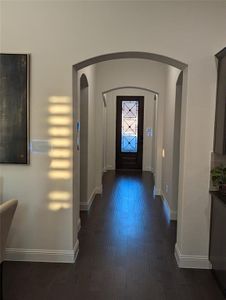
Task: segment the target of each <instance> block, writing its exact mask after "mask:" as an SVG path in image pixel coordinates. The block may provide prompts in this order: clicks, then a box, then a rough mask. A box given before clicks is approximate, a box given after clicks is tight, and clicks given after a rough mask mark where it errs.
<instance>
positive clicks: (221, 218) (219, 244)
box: [209, 192, 226, 296]
mask: <svg viewBox="0 0 226 300" xmlns="http://www.w3.org/2000/svg"><path fill="white" fill-rule="evenodd" d="M209 259H210V262H211V263H212V267H213V273H214V275H215V277H216V279H217V281H218V283H219V285H220V287H221V288H222V290H223V293H224V295H225V296H226V196H222V195H221V194H220V193H219V192H213V193H212V210H211V230H210V251H209Z"/></svg>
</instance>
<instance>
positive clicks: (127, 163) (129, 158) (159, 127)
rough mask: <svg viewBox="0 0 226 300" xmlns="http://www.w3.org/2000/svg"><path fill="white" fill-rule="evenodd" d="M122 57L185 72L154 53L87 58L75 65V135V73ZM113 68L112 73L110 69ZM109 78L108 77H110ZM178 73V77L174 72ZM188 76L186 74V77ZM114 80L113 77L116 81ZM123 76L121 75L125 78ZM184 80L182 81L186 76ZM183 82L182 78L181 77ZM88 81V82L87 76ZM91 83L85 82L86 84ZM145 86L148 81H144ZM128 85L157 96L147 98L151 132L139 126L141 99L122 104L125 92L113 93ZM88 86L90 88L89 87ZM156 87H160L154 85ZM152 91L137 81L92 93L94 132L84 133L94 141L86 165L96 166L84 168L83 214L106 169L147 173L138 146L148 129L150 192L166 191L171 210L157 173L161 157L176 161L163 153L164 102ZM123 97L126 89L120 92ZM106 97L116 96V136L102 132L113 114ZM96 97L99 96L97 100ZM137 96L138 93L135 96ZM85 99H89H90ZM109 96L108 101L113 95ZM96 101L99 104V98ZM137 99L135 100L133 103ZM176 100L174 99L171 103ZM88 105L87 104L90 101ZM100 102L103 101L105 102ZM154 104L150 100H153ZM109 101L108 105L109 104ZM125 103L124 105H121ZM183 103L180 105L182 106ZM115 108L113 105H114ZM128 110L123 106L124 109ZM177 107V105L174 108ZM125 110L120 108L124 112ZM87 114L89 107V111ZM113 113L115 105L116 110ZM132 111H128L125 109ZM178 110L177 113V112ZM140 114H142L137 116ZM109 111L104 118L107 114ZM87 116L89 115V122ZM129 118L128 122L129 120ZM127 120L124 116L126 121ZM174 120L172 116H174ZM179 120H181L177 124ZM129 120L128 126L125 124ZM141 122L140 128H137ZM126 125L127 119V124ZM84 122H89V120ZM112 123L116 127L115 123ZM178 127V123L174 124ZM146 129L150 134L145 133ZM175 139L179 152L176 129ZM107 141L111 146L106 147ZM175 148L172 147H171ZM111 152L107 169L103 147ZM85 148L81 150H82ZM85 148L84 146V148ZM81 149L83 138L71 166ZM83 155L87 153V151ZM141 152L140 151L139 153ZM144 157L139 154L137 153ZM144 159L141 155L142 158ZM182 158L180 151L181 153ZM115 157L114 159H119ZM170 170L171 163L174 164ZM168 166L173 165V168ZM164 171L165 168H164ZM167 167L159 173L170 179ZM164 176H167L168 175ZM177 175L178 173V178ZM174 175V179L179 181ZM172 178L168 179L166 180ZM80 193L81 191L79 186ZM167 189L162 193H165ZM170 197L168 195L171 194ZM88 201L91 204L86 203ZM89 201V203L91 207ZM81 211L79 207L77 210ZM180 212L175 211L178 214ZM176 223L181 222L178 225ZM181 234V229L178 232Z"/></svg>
mask: <svg viewBox="0 0 226 300" xmlns="http://www.w3.org/2000/svg"><path fill="white" fill-rule="evenodd" d="M125 58H126V61H127V62H128V58H129V59H131V58H133V59H135V60H140V61H141V60H142V59H143V60H145V62H146V61H147V60H149V61H153V60H155V62H156V61H157V62H158V63H159V62H161V63H164V64H167V65H171V66H173V67H176V68H177V70H178V71H181V70H182V71H183V70H185V69H186V67H187V65H186V64H184V63H181V62H179V61H176V60H173V59H172V60H171V59H170V58H167V57H162V56H159V55H153V54H148V53H140V52H128V53H127V52H126V53H114V54H109V55H103V56H99V57H96V58H92V59H89V60H86V61H83V62H81V63H79V64H76V65H74V68H73V70H74V73H73V75H74V79H73V80H74V83H75V84H74V88H75V90H74V120H75V122H77V120H80V122H81V132H80V134H81V135H82V134H84V133H82V120H81V118H82V107H80V105H81V103H79V102H80V101H82V99H81V96H82V89H81V91H80V92H81V96H80V101H78V99H79V96H78V94H77V93H78V90H77V89H76V86H77V84H76V83H77V80H78V76H79V75H78V74H81V72H83V71H84V70H86V74H91V73H92V74H94V73H95V71H93V70H90V67H93V66H94V69H95V65H98V64H99V63H103V62H107V63H108V62H111V63H113V60H117V61H118V60H119V59H120V61H124V59H125ZM113 70H114V69H113ZM109 74H110V73H109ZM109 74H108V76H106V75H105V77H102V79H103V78H109V77H110V76H111V75H109ZM133 74H135V75H136V74H137V70H136V69H134V72H133ZM178 74H179V73H178ZM186 74H187V73H186ZM115 78H116V77H115ZM124 78H126V77H124ZM186 78H187V77H186ZM98 80H99V78H98V79H97V80H96V81H95V83H94V84H92V87H94V86H95V85H97V86H98ZM185 80H186V79H185ZM88 81H89V78H88ZM89 82H90V81H89ZM149 83H150V82H149ZM183 84H184V81H182V84H181V87H182V86H183ZM115 86H118V88H117V89H115ZM133 86H137V87H138V88H139V89H143V90H145V89H149V90H152V88H153V90H156V92H155V93H154V95H153V94H152V98H153V100H157V101H155V106H154V109H153V110H152V111H153V116H152V118H153V120H154V123H153V126H152V127H150V128H142V126H143V124H144V123H143V119H144V115H145V109H144V104H143V105H142V104H140V103H142V102H143V103H144V98H143V101H142V96H141V95H140V97H134V96H133V99H132V98H130V97H132V95H131V94H128V95H129V98H128V99H127V100H126V99H125V96H127V95H126V94H123V93H121V92H118V91H117V90H118V89H120V88H121V89H122V88H123V87H125V88H131V87H133ZM89 88H90V86H89ZM158 88H159V87H158ZM158 88H157V89H156V88H155V87H154V86H153V87H152V86H148V84H147V85H142V83H141V82H132V81H131V82H128V81H127V82H122V83H121V84H118V83H116V84H114V85H113V84H112V83H111V85H110V84H109V85H106V86H105V87H104V88H101V89H99V90H98V89H97V92H94V93H93V99H94V100H95V101H96V102H95V104H93V107H94V110H95V113H94V114H95V116H94V117H93V118H94V119H95V120H94V123H93V125H92V126H91V128H92V129H93V134H92V135H89V134H88V135H87V136H88V137H90V136H92V137H93V139H94V140H95V149H93V153H92V158H91V161H92V162H93V164H94V165H95V168H94V169H95V170H94V172H93V171H92V172H90V171H89V169H88V170H87V174H88V176H89V175H90V174H91V173H92V174H93V178H94V179H93V186H92V188H90V190H89V195H88V196H87V197H86V198H87V205H86V208H87V209H86V210H88V209H89V207H90V205H91V204H92V200H93V199H94V198H95V195H96V194H98V193H99V194H101V193H102V175H103V173H104V172H105V171H106V170H115V169H138V170H141V169H143V170H144V171H146V170H145V169H144V167H145V164H142V161H144V156H145V155H144V154H145V153H144V152H145V151H144V147H143V145H142V144H143V141H142V139H143V136H144V134H146V133H147V135H148V134H150V136H151V133H152V131H154V136H153V138H152V147H151V148H152V150H153V151H152V152H151V153H149V155H150V156H151V157H153V162H154V163H153V165H152V166H151V167H150V169H149V170H147V171H150V172H153V174H154V184H155V194H156V195H162V194H163V193H162V191H163V189H164V192H166V194H165V196H166V197H164V198H166V200H167V202H168V209H169V210H171V203H170V200H169V198H168V197H169V195H172V186H168V185H167V184H165V185H162V172H163V168H162V165H163V162H164V159H165V157H167V159H171V156H172V160H173V159H175V160H176V157H175V156H173V154H172V153H173V152H172V151H171V153H169V151H167V149H164V148H163V138H164V137H163V127H164V126H163V123H164V122H163V118H164V104H163V102H164V101H163V100H164V99H163V98H164V96H163V95H164V93H163V92H162V90H161V91H160V92H159V89H158ZM104 91H109V92H108V93H106V92H104ZM125 93H126V90H125ZM106 94H107V95H109V97H108V96H107V97H103V98H108V99H107V100H106V99H105V100H106V101H103V99H102V95H103V96H106ZM110 94H111V95H113V96H114V97H115V98H114V99H115V100H117V101H116V102H117V122H116V124H117V125H116V126H115V125H114V126H115V127H116V128H115V129H114V130H116V131H117V133H118V134H113V135H112V134H109V132H107V129H106V126H105V125H106V122H107V120H108V117H109V116H110V117H111V116H112V113H113V110H112V111H111V108H110V109H108V112H107V109H106V105H108V103H107V102H108V101H109V99H110ZM100 95H101V96H100ZM133 95H135V93H134V91H133ZM138 95H139V94H138ZM89 96H90V95H89ZM113 96H111V97H113ZM100 98H101V100H100ZM135 98H137V99H135ZM90 100H91V98H90V99H89V101H90ZM174 100H175V99H174ZM178 101H182V99H180V100H178ZM90 102H91V101H90ZM104 102H105V103H104ZM126 102H127V103H126ZM153 102H154V101H153ZM109 103H110V101H109ZM123 104H124V106H123ZM182 105H183V103H182ZM115 106H116V105H115ZM126 107H127V108H126ZM139 107H142V108H141V109H139ZM178 107H179V108H180V106H178ZM125 108H126V109H127V111H125ZM123 109H124V110H123ZM132 109H135V111H136V113H135V114H133V116H131V120H130V121H129V124H127V125H126V126H127V127H128V128H124V127H125V126H124V127H123V120H124V116H126V113H129V114H130V113H131V112H132ZM91 110H92V109H91ZM91 110H89V108H88V114H89V113H90V112H91ZM115 110H116V107H115ZM130 110H131V111H130ZM179 110H180V109H179ZM141 112H142V113H141ZM108 113H109V115H107V114H108ZM90 117H91V119H92V116H90V115H89V118H90ZM132 119H133V120H132ZM125 120H126V118H125ZM141 120H142V121H141ZM173 120H174V117H173ZM182 121H183V120H182ZM130 122H131V124H130ZM139 122H140V124H139ZM174 122H175V124H176V122H177V123H178V122H179V123H181V118H179V119H175V120H174ZM127 123H128V120H127ZM88 124H89V122H88ZM114 124H115V123H114ZM179 125H180V124H179ZM89 126H90V124H89V125H88V127H89ZM180 127H181V128H182V129H183V128H184V126H180ZM128 129H129V130H128ZM149 129H150V130H149ZM177 133H178V134H179V135H177V138H178V137H179V139H178V140H177V142H176V141H175V143H174V145H176V146H175V147H177V152H178V151H179V152H180V153H181V149H182V148H181V141H180V136H181V135H183V132H181V130H179V131H178V132H177ZM77 136H78V132H76V130H75V132H74V137H75V139H76V138H77ZM112 136H115V137H116V139H115V141H114V140H112V141H113V142H109V140H110V137H112ZM104 140H106V143H105V144H104V142H103V141H104ZM111 143H112V144H111ZM114 143H116V145H117V147H115V146H114V145H115V144H114ZM165 147H166V148H167V147H168V145H167V144H166V145H165ZM173 147H174V146H172V148H173ZM109 148H110V150H111V151H112V152H115V153H112V155H111V158H112V157H113V158H114V160H112V161H114V164H115V165H113V164H112V165H106V164H105V160H106V156H110V155H109V151H108V149H109ZM84 149H85V148H84ZM87 149H89V147H88V148H87ZM81 150H82V136H81V149H80V156H81V157H80V159H79V154H78V152H79V150H77V149H75V151H74V158H75V160H74V161H75V166H76V162H78V161H79V160H80V161H81V159H82V154H81ZM139 150H143V151H139ZM87 151H88V150H87ZM142 152H143V153H142ZM142 154H143V155H142ZM142 156H143V157H142ZM182 156H183V153H182ZM118 158H119V159H118ZM87 161H89V158H87ZM174 166H175V165H174ZM174 166H173V167H174ZM152 168H153V169H152ZM175 169H176V172H178V174H179V169H180V172H181V171H182V172H183V170H182V168H179V161H177V165H176V166H175ZM166 171H167V172H168V170H166ZM171 171H172V169H171V170H170V172H168V173H167V172H165V170H164V172H165V173H166V174H167V176H168V175H169V174H170V176H171V175H172V173H173V172H171ZM81 172H82V170H81V168H80V172H79V174H78V172H77V170H76V167H74V176H73V178H74V183H75V184H74V188H75V189H76V184H77V179H78V177H79V176H81ZM170 176H169V177H170ZM178 176H179V175H178ZM178 176H177V178H178ZM171 179H172V178H171ZM172 184H175V185H176V188H177V190H176V191H174V193H176V194H178V193H179V192H178V190H179V189H180V186H179V183H178V180H177V182H176V181H174V183H172ZM80 189H82V186H81V183H80ZM165 190H166V191H165ZM170 193H171V194H170ZM90 199H91V202H90ZM74 201H75V203H76V197H75V198H74ZM90 203H91V204H90ZM74 207H75V210H76V207H78V206H76V205H74ZM80 208H81V206H80ZM180 209H181V205H180ZM77 214H78V212H77V211H75V213H74V215H75V216H76V215H77ZM179 214H180V212H179ZM169 216H171V214H170V213H169ZM179 225H180V223H179ZM178 230H180V228H179V229H178Z"/></svg>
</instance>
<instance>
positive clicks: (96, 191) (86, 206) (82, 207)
mask: <svg viewBox="0 0 226 300" xmlns="http://www.w3.org/2000/svg"><path fill="white" fill-rule="evenodd" d="M102 190H103V187H102V185H100V186H98V187H96V188H95V189H94V190H93V192H92V194H91V196H90V197H89V200H88V202H80V210H82V211H89V210H90V207H91V206H92V204H93V200H94V199H95V196H96V195H97V194H102Z"/></svg>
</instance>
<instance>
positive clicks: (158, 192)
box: [154, 186, 162, 196]
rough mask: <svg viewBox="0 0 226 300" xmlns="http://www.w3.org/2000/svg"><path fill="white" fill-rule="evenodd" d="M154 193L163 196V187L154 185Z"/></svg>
mask: <svg viewBox="0 0 226 300" xmlns="http://www.w3.org/2000/svg"><path fill="white" fill-rule="evenodd" d="M154 195H155V196H162V191H161V189H157V187H156V186H154Z"/></svg>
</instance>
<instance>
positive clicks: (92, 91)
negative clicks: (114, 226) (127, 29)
mask: <svg viewBox="0 0 226 300" xmlns="http://www.w3.org/2000/svg"><path fill="white" fill-rule="evenodd" d="M82 74H85V75H86V77H87V80H88V85H89V86H88V149H87V150H88V153H87V158H88V160H87V165H86V166H85V167H86V168H87V198H86V199H82V203H83V204H84V205H86V204H87V203H89V202H90V201H91V198H92V195H93V193H94V192H95V189H96V160H95V155H96V130H95V113H96V108H95V107H96V67H95V65H92V66H89V67H86V68H84V69H81V70H80V71H79V72H78V76H77V79H78V83H77V84H78V89H77V90H78V99H80V87H79V86H80V77H81V75H82ZM80 100H81V99H80Z"/></svg>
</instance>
